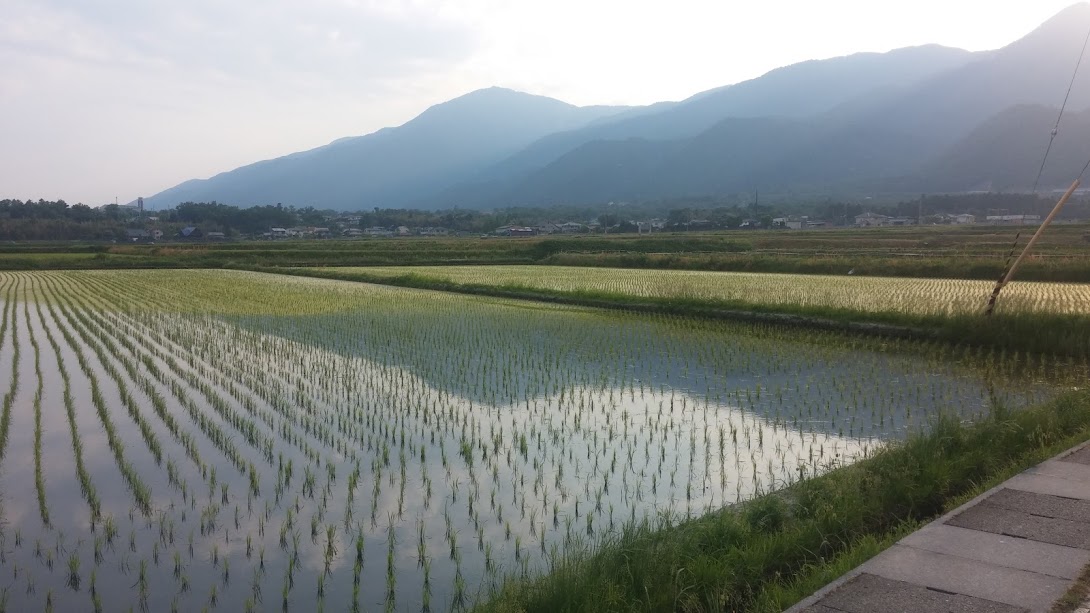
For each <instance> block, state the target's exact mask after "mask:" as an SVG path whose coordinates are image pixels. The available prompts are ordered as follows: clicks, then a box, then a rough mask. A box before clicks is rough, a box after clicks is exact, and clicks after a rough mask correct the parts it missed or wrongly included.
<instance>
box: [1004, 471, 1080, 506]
mask: <svg viewBox="0 0 1090 613" xmlns="http://www.w3.org/2000/svg"><path fill="white" fill-rule="evenodd" d="M1003 486H1004V487H1006V488H1009V489H1012V490H1023V491H1026V492H1037V493H1038V494H1051V495H1053V496H1063V497H1065V498H1080V499H1082V500H1090V483H1080V482H1078V481H1072V480H1071V479H1062V478H1060V477H1053V476H1050V475H1041V474H1030V473H1021V474H1019V475H1015V476H1014V477H1011V478H1010V479H1008V480H1007V481H1006V482H1004V483H1003Z"/></svg>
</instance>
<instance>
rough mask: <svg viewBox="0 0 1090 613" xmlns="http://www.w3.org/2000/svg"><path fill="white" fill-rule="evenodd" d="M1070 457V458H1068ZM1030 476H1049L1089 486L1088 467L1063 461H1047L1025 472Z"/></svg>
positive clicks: (1089, 468) (1089, 469) (1089, 475)
mask: <svg viewBox="0 0 1090 613" xmlns="http://www.w3.org/2000/svg"><path fill="white" fill-rule="evenodd" d="M1068 457H1070V456H1068ZM1026 473H1027V474H1030V475H1049V476H1052V477H1060V478H1061V479H1070V480H1072V481H1080V482H1082V483H1088V484H1090V465H1087V464H1079V463H1078V462H1065V461H1063V460H1049V461H1047V462H1041V463H1040V464H1038V465H1037V466H1034V467H1033V468H1030V469H1029V470H1027V471H1026Z"/></svg>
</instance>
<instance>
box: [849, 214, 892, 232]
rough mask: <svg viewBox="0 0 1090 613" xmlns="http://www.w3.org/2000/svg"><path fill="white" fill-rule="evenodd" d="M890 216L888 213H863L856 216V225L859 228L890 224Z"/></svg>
mask: <svg viewBox="0 0 1090 613" xmlns="http://www.w3.org/2000/svg"><path fill="white" fill-rule="evenodd" d="M888 225H889V217H888V216H886V215H878V214H877V213H871V212H869V211H868V212H866V213H863V214H862V215H856V216H855V226H856V227H857V228H872V227H876V226H888Z"/></svg>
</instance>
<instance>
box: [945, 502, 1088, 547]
mask: <svg viewBox="0 0 1090 613" xmlns="http://www.w3.org/2000/svg"><path fill="white" fill-rule="evenodd" d="M946 524H947V525H949V526H958V527H961V528H968V529H970V530H981V531H984V532H991V533H994V534H1006V535H1008V536H1016V537H1020V538H1024V539H1029V540H1031V541H1041V542H1042V543H1052V544H1054V545H1064V546H1067V547H1078V548H1080V549H1090V524H1087V523H1083V522H1077V521H1071V520H1069V519H1057V518H1055V517H1044V516H1041V515H1031V514H1029V513H1023V512H1021V511H1012V510H1010V509H1004V508H1003V507H999V506H995V505H993V504H988V502H987V501H984V502H982V503H980V504H978V505H976V506H975V507H973V508H971V509H968V510H966V511H965V512H963V513H962V514H961V515H958V516H957V517H954V518H952V519H950V520H949V521H947V522H946Z"/></svg>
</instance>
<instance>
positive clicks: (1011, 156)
mask: <svg viewBox="0 0 1090 613" xmlns="http://www.w3.org/2000/svg"><path fill="white" fill-rule="evenodd" d="M1058 112H1059V109H1057V108H1054V107H1044V106H1037V105H1020V106H1015V107H1011V108H1009V109H1006V110H1004V111H1002V112H1000V113H998V114H996V115H995V116H993V117H991V118H990V119H988V120H987V121H985V122H983V123H981V124H980V125H979V126H977V127H976V129H974V130H973V131H972V132H970V133H969V135H968V136H966V137H965V138H964V139H962V140H961V141H959V142H958V143H957V144H955V145H954V146H953V147H950V148H949V149H948V150H947V151H946V152H945V153H943V154H942V155H940V156H938V157H936V158H935V159H934V160H932V161H930V162H929V163H927V164H926V165H924V166H923V167H922V168H921V169H920V170H919V172H918V173H916V174H915V175H914V176H913V177H911V178H910V181H911V183H912V184H913V186H922V187H926V188H927V191H941V192H959V191H978V190H987V191H1021V190H1028V189H1030V188H1032V187H1033V183H1034V181H1035V179H1036V178H1037V172H1038V170H1041V160H1042V157H1043V156H1044V153H1045V149H1046V148H1047V147H1048V141H1049V132H1050V131H1051V130H1052V127H1053V126H1054V125H1055V122H1056V117H1057V114H1058ZM1088 143H1090V111H1083V112H1081V113H1072V112H1067V113H1065V114H1064V116H1063V120H1062V121H1061V123H1060V128H1059V131H1058V133H1057V136H1056V139H1055V140H1054V142H1053V144H1052V149H1051V150H1050V151H1049V155H1048V160H1047V164H1046V165H1045V167H1044V169H1043V172H1042V173H1041V181H1040V185H1041V186H1042V187H1046V188H1053V189H1056V188H1062V187H1067V185H1069V184H1070V183H1071V181H1072V180H1074V179H1075V177H1077V176H1078V175H1079V173H1080V172H1081V171H1082V167H1083V165H1085V164H1086V160H1087V158H1088V157H1090V146H1088Z"/></svg>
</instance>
